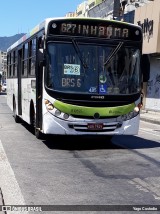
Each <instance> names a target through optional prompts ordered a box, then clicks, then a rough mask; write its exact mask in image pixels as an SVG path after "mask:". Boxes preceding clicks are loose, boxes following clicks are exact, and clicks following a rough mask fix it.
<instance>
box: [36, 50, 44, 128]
mask: <svg viewBox="0 0 160 214" xmlns="http://www.w3.org/2000/svg"><path fill="white" fill-rule="evenodd" d="M42 55H43V54H42V53H41V52H40V50H38V54H37V68H36V128H38V129H40V130H41V129H42V93H43V90H42V87H43V84H42V82H43V61H42Z"/></svg>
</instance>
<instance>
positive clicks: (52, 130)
mask: <svg viewBox="0 0 160 214" xmlns="http://www.w3.org/2000/svg"><path fill="white" fill-rule="evenodd" d="M139 121H140V115H139V114H138V115H137V116H136V117H134V118H132V119H130V120H127V121H123V122H117V121H116V120H115V119H114V120H113V121H112V120H111V119H99V120H96V119H95V120H88V119H75V120H74V121H68V120H62V119H59V118H57V117H55V116H53V115H52V114H50V113H49V112H47V113H46V114H45V115H44V117H43V133H44V134H57V135H137V134H138V130H139ZM89 124H98V127H99V126H100V125H102V124H103V128H100V129H93V130H92V129H90V128H88V127H89V126H88V125H89Z"/></svg>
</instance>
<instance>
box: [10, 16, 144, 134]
mask: <svg viewBox="0 0 160 214" xmlns="http://www.w3.org/2000/svg"><path fill="white" fill-rule="evenodd" d="M141 57H142V30H141V27H140V26H138V25H134V24H130V23H125V22H121V21H115V20H106V19H103V18H78V17H74V18H73V17H72V18H69V17H63V18H62V17H60V18H47V19H45V20H44V21H43V22H42V23H40V24H39V25H37V26H36V27H35V28H34V29H33V30H31V31H30V32H29V33H28V34H26V35H24V36H23V37H22V38H21V39H19V40H18V41H17V42H15V43H14V44H13V45H11V46H10V47H9V48H8V49H7V68H8V72H7V104H8V106H9V107H10V108H11V110H12V111H13V116H14V119H15V122H19V121H20V120H21V121H25V122H27V123H28V124H30V125H31V126H32V127H33V128H34V130H35V136H36V137H37V138H41V137H42V135H43V136H45V135H48V134H49V135H53V136H54V135H92V136H93V135H105V136H113V135H136V134H137V133H138V130H139V122H140V108H141V106H142V97H141V93H142V69H141Z"/></svg>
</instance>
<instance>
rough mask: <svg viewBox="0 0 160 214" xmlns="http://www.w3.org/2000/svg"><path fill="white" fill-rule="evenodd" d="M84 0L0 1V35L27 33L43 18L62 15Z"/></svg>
mask: <svg viewBox="0 0 160 214" xmlns="http://www.w3.org/2000/svg"><path fill="white" fill-rule="evenodd" d="M83 1H84V0H26V1H22V0H8V1H7V0H4V1H1V2H0V6H1V11H0V20H1V21H0V37H3V36H7V37H9V36H13V35H15V34H18V33H28V32H29V31H30V30H32V29H33V28H34V27H35V26H36V25H37V24H39V23H41V22H42V21H43V20H44V19H45V18H51V17H64V16H65V15H66V13H68V12H74V11H75V10H76V9H77V6H78V5H79V4H81V3H82V2H83Z"/></svg>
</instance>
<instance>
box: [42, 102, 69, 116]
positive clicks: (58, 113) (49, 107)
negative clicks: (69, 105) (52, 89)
mask: <svg viewBox="0 0 160 214" xmlns="http://www.w3.org/2000/svg"><path fill="white" fill-rule="evenodd" d="M44 103H45V106H46V109H47V111H48V112H50V113H51V114H53V115H54V116H55V117H58V118H60V119H63V120H67V119H68V118H69V116H70V115H69V114H66V113H64V112H61V111H60V110H59V109H57V108H55V107H54V104H52V103H51V102H50V101H49V100H45V101H44Z"/></svg>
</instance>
